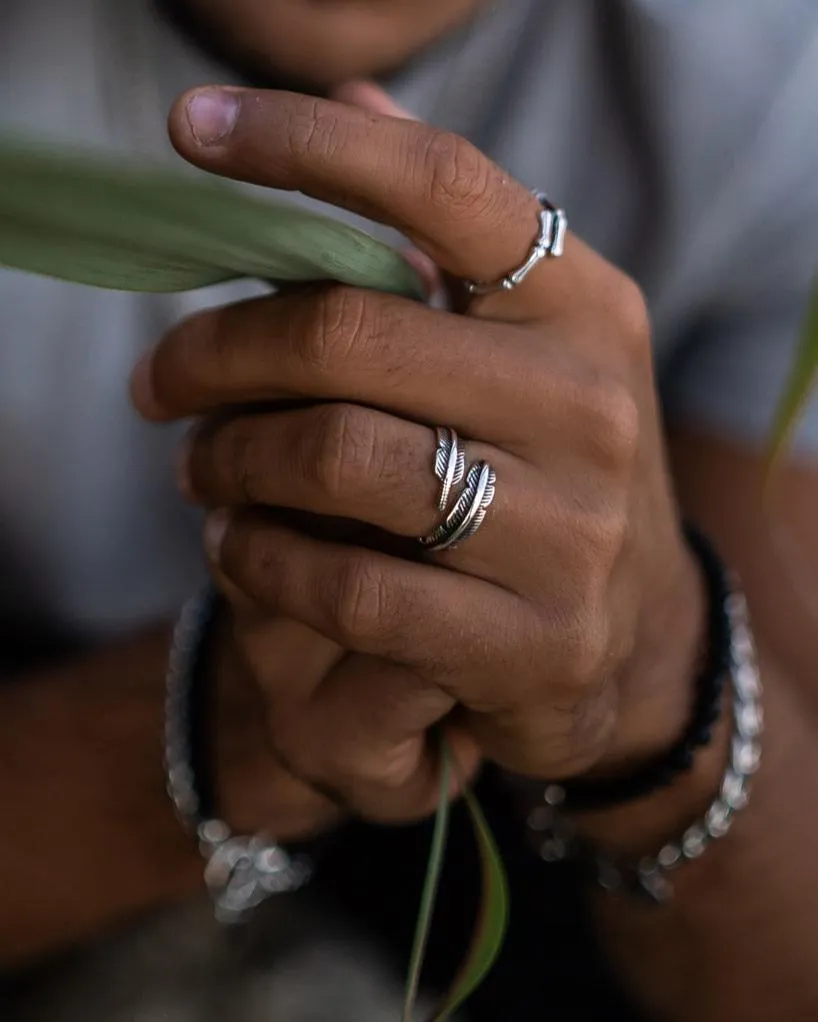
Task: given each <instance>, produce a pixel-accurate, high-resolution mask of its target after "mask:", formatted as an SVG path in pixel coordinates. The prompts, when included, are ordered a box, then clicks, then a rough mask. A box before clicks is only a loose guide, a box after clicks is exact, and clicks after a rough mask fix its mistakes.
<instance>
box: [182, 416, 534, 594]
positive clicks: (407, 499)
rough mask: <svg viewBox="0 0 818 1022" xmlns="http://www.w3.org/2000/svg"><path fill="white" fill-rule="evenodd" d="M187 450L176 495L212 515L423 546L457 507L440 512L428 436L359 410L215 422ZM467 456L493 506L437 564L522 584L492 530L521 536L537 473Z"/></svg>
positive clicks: (484, 449) (506, 460)
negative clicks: (339, 529) (340, 527)
mask: <svg viewBox="0 0 818 1022" xmlns="http://www.w3.org/2000/svg"><path fill="white" fill-rule="evenodd" d="M188 444H189V446H188V449H187V451H186V453H185V454H184V456H183V460H182V469H181V480H180V483H181V486H182V489H183V490H184V491H185V492H186V494H187V495H188V496H189V497H190V498H191V499H193V500H196V501H199V502H202V503H204V504H207V505H209V506H211V507H217V506H226V507H233V506H242V505H251V506H252V505H266V506H270V507H279V508H294V509H298V510H302V511H307V512H311V513H314V514H321V515H327V516H333V517H340V518H349V519H354V520H357V521H361V522H365V523H367V524H369V525H373V526H375V527H377V528H380V529H383V530H385V531H387V532H390V533H393V534H395V535H398V536H404V537H410V538H419V537H428V536H430V535H431V534H433V533H434V531H435V529H437V527H438V526H439V525H440V524H441V522H442V521H443V520H444V519H445V517H446V514H447V513H448V512H451V511H452V510H453V508H454V507H455V506H456V505H457V503H458V493H459V492H460V486H451V495H450V496H449V498H448V499H447V500H446V502H445V503H446V509H445V511H442V510H441V508H440V502H441V499H442V496H443V495H444V494H443V488H444V482H443V479H440V478H438V476H436V474H435V461H436V452H437V447H438V438H437V437H436V434H435V431H434V430H432V429H429V428H428V427H426V426H421V425H419V424H417V423H412V422H407V421H405V420H403V419H399V418H397V417H395V416H392V415H388V414H386V413H384V412H380V411H376V410H374V409H370V408H364V407H361V406H359V405H352V404H345V403H331V404H322V405H315V406H312V407H309V408H299V409H295V410H287V411H278V412H270V413H266V414H259V415H239V416H235V417H231V418H214V419H211V420H208V421H206V422H205V423H204V424H202V425H201V426H200V427H198V428H197V429H196V430H194V432H193V433H192V435H191V437H190V439H189V442H188ZM465 454H466V458H465V463H466V465H477V464H479V463H480V462H483V461H485V462H487V463H488V464H489V465H490V467H491V469H492V470H493V472H494V473H495V475H496V480H497V483H496V486H495V489H494V494H495V496H494V498H493V499H492V503H491V505H490V506H489V508H488V512H487V521H486V522H485V525H484V526H482V527H481V528H479V529H478V530H477V532H476V533H475V534H474V536H473V538H471V539H470V540H469V542H468V543H464V544H463V545H462V546H457V547H456V548H450V549H449V550H446V551H442V552H440V553H438V554H435V555H434V556H435V557H438V558H439V557H445V559H446V563H447V565H449V566H451V567H456V568H457V569H459V570H462V571H466V572H468V573H469V574H473V575H476V576H478V577H480V578H483V579H485V580H487V581H492V582H496V583H499V584H503V585H508V584H510V581H511V580H512V579H514V580H516V581H517V583H518V584H519V580H520V569H521V567H523V565H520V564H516V563H513V562H514V558H513V554H512V555H510V554H509V552H508V551H505V550H503V551H502V557H499V556H498V554H499V553H500V552H501V547H502V546H504V544H500V543H499V542H498V540H499V536H498V526H499V525H500V524H502V530H503V533H506V534H508V532H509V530H510V531H511V533H512V534H514V535H517V536H520V535H521V532H522V530H523V529H524V526H525V522H524V521H523V520H522V516H523V515H525V517H528V515H530V513H531V509H532V504H533V503H534V502H535V500H536V486H535V480H534V478H533V475H534V470H533V469H532V468H531V467H530V466H528V465H526V464H525V463H523V462H522V461H519V460H518V459H516V458H515V457H513V456H512V455H510V454H507V453H505V452H503V451H500V450H498V449H497V448H493V447H490V446H488V445H485V444H478V443H475V444H466V445H465ZM445 461H446V459H444V466H445ZM476 475H477V471H476V470H475V477H476ZM444 477H445V472H444ZM457 478H458V480H459V476H458V477H457ZM449 479H450V481H451V474H450V475H449ZM466 482H468V479H467V480H466ZM469 498H470V493H464V495H463V501H462V503H461V508H462V507H467V506H470V503H469Z"/></svg>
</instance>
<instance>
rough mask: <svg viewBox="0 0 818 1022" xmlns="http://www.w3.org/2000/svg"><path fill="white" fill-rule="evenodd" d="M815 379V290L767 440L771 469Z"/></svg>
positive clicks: (817, 304)
mask: <svg viewBox="0 0 818 1022" xmlns="http://www.w3.org/2000/svg"><path fill="white" fill-rule="evenodd" d="M817 379H818V289H816V291H815V294H814V295H813V298H812V302H811V305H810V310H809V314H808V316H807V320H806V323H805V325H804V333H803V338H802V340H801V347H800V348H799V351H798V356H797V358H796V361H795V365H794V366H793V368H792V373H791V375H790V380H789V383H788V385H787V389H786V390H785V392H784V396H783V397H782V399H781V403H780V404H779V407H778V412H777V414H776V417H775V425H774V427H773V433H772V437H771V442H770V455H769V466H770V468H771V469H772V468H773V467H774V466H775V463H776V462H777V461H778V459H779V458H780V456H781V454H782V453H783V451H784V449H785V448H786V446H787V443H788V442H789V439H790V437H791V436H792V434H793V431H794V430H795V427H796V426H797V424H798V420H799V418H800V417H801V414H802V412H803V410H804V407H805V406H806V404H807V401H808V400H809V397H810V394H811V392H812V388H813V386H814V385H815V383H816V380H817Z"/></svg>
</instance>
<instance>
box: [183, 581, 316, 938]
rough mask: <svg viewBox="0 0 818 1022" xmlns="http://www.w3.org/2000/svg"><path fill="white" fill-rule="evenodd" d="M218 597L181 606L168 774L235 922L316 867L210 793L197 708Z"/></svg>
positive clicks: (217, 900) (210, 884) (218, 901)
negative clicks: (244, 824) (248, 832)
mask: <svg viewBox="0 0 818 1022" xmlns="http://www.w3.org/2000/svg"><path fill="white" fill-rule="evenodd" d="M216 602H217V598H216V595H215V593H214V591H213V590H212V588H210V587H206V588H204V589H203V590H202V591H201V592H200V593H198V594H197V595H196V596H194V597H193V598H192V599H191V600H189V601H188V602H187V603H186V604H185V606H184V607H183V608H182V612H181V614H180V615H179V620H178V622H177V624H176V628H175V630H174V633H173V641H172V643H171V647H170V654H169V657H168V667H167V674H166V680H165V735H164V738H165V757H164V758H165V776H166V781H167V790H168V794H169V795H170V797H171V800H172V801H173V805H174V807H175V809H176V814H177V816H178V817H179V819H180V821H181V822H182V823H183V824H184V825H185V826H186V827H187V828H188V829H190V830H191V831H192V833H193V834H195V835H196V838H197V840H198V843H199V851H200V852H201V854H202V856H203V858H204V859H205V863H206V864H205V871H204V877H205V883H206V884H207V888H208V891H209V892H210V895H211V898H212V899H213V905H214V910H215V915H216V918H217V919H218V920H219V922H222V923H228V924H229V923H236V922H240V921H241V920H243V919H244V918H245V917H246V916H247V914H248V913H249V912H250V911H251V910H252V909H254V908H256V907H258V906H259V905H260V904H261V903H262V902H264V901H266V900H267V899H268V898H269V897H271V896H273V895H275V894H284V893H288V892H291V891H296V890H298V889H299V888H300V887H303V886H304V885H305V884H306V883H307V881H308V880H309V879H310V876H311V873H312V867H311V865H310V863H309V862H308V860H306V859H304V858H302V857H296V858H292V857H291V856H290V855H289V854H288V853H287V852H286V851H285V850H284V849H283V848H282V847H281V846H280V845H278V844H277V843H276V842H275V841H272V840H270V839H269V838H268V837H266V836H265V835H264V834H257V835H255V836H252V837H247V836H240V835H235V834H233V832H232V831H231V829H230V827H229V826H228V824H227V823H226V822H225V821H224V820H222V819H219V818H218V817H217V816H216V815H215V814H213V813H212V810H211V807H210V806H209V805H208V804H207V802H208V801H209V799H203V797H202V792H201V789H200V779H199V778H198V777H197V776H196V770H195V767H194V762H193V757H194V750H193V742H194V739H193V722H192V710H193V708H194V700H195V699H196V698H197V692H196V682H197V677H196V674H197V670H198V668H199V666H200V665H199V660H200V659H201V652H202V647H203V643H204V641H205V639H206V638H207V635H208V633H209V630H210V625H211V623H212V620H213V616H214V610H215V606H216Z"/></svg>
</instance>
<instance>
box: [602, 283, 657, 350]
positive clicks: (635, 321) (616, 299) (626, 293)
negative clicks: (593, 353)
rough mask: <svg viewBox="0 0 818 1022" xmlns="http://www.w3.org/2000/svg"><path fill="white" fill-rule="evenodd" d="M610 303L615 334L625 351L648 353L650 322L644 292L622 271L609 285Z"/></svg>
mask: <svg viewBox="0 0 818 1022" xmlns="http://www.w3.org/2000/svg"><path fill="white" fill-rule="evenodd" d="M611 292H612V293H611V305H612V310H613V313H614V323H615V324H616V325H617V328H618V329H617V334H618V336H619V338H620V341H621V343H623V344H624V345H625V350H626V351H627V352H630V353H633V354H634V355H648V354H649V353H650V335H651V323H650V313H649V311H648V303H647V299H646V298H645V295H644V292H643V291H642V289H641V288H640V287H639V285H638V284H637V283H636V281H635V280H633V278H632V277H629V276H627V275H626V274H624V273H617V274H616V276H615V279H614V283H613V284H612V287H611Z"/></svg>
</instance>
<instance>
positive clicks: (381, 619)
mask: <svg viewBox="0 0 818 1022" xmlns="http://www.w3.org/2000/svg"><path fill="white" fill-rule="evenodd" d="M387 599H388V598H387V587H386V584H385V580H384V578H383V576H382V574H381V571H380V570H379V569H378V568H377V567H376V566H375V564H374V563H373V561H372V559H371V558H370V557H368V556H367V555H366V554H360V555H356V556H350V557H349V558H348V559H347V560H346V562H345V564H344V566H343V568H342V570H341V572H340V575H339V577H338V580H337V585H336V590H335V607H334V614H335V622H336V626H337V628H338V631H339V634H340V636H341V638H342V640H348V641H350V643H352V642H354V641H355V640H360V639H362V638H366V637H367V636H371V635H375V634H377V633H378V632H380V631H381V630H382V629H383V627H384V625H385V619H386V608H387V605H388V603H387Z"/></svg>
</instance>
